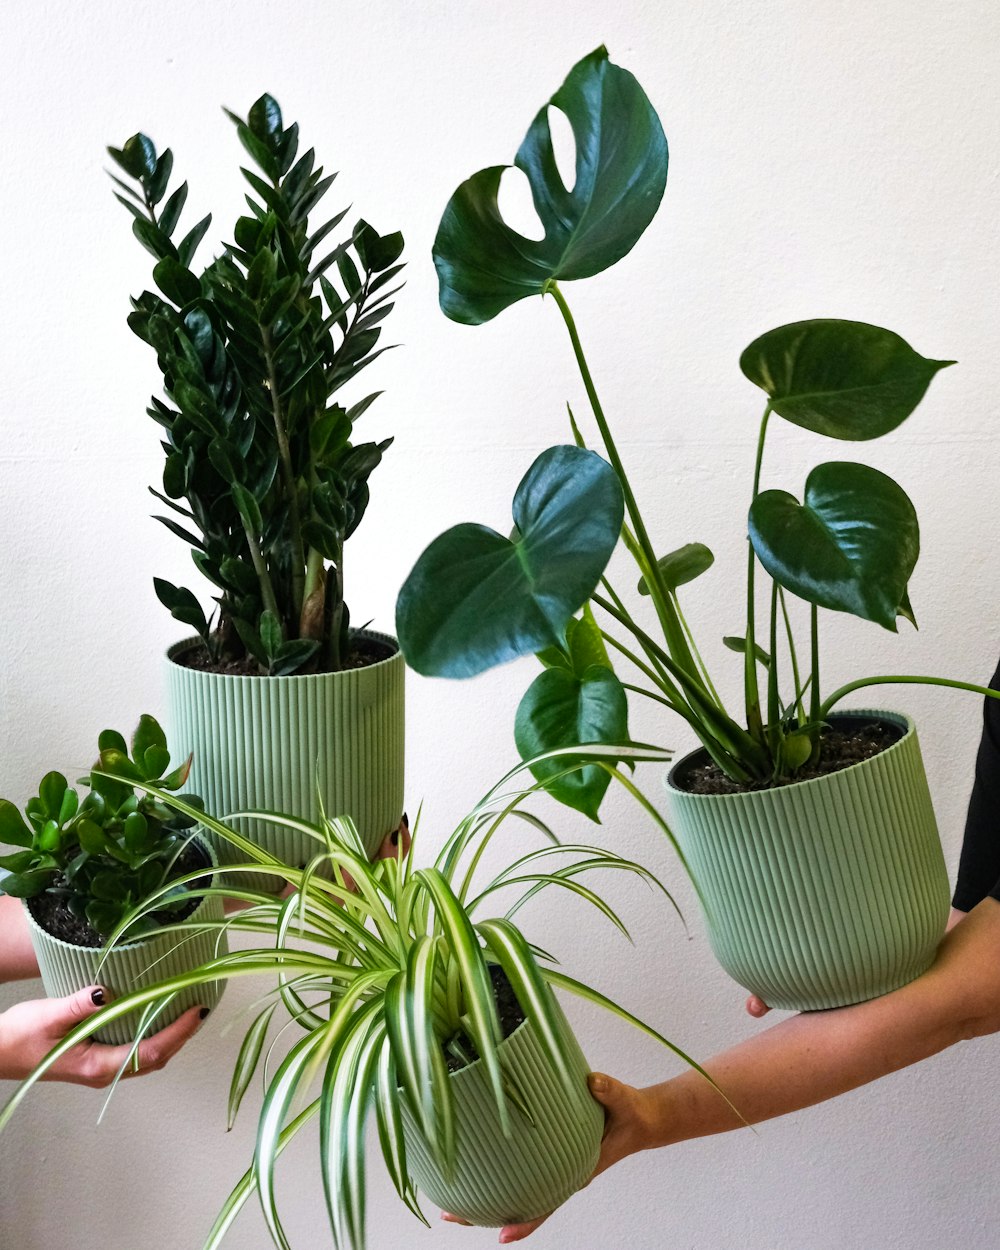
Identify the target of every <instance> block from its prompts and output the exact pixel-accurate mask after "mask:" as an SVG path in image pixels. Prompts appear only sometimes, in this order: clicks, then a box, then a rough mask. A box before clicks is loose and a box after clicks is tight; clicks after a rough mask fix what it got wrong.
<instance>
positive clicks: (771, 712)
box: [754, 581, 781, 759]
mask: <svg viewBox="0 0 1000 1250" xmlns="http://www.w3.org/2000/svg"><path fill="white" fill-rule="evenodd" d="M769 645H770V647H771V663H770V664H769V665H768V669H767V742H768V746H769V747H770V750H771V757H772V759H776V758H777V755H778V747H779V745H780V743H781V711H780V709H779V707H778V583H777V582H775V581H772V582H771V629H770V640H769ZM756 662H757V661H756V658H754V663H755V664H756Z"/></svg>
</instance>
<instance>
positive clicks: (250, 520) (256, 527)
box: [230, 482, 264, 535]
mask: <svg viewBox="0 0 1000 1250" xmlns="http://www.w3.org/2000/svg"><path fill="white" fill-rule="evenodd" d="M230 490H231V491H232V496H233V503H235V504H236V507H237V509H238V510H239V514H240V516H241V517H242V518H243V520H244V522H245V523H246V525H247V528H248V529H249V530H250V532H251V533H252V534H254V535H259V534H260V532H261V530H262V529H263V528H264V521H263V518H262V517H261V513H260V505H259V504H258V503H257V500H256V499H254V497H253V495H251V494H250V492H249V491H248V490H247V488H246V487H245V486H241V485H240V483H239V482H234V483H233V485H232V486H231V487H230Z"/></svg>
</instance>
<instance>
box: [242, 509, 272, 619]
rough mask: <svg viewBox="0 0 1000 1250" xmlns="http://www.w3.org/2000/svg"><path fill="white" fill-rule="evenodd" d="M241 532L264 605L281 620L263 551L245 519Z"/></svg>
mask: <svg viewBox="0 0 1000 1250" xmlns="http://www.w3.org/2000/svg"><path fill="white" fill-rule="evenodd" d="M243 532H244V534H246V536H247V546H248V547H249V548H250V559H251V561H252V563H253V569H254V572H255V573H256V574H257V581H258V583H259V584H260V597H261V599H262V600H263V601H264V607H265V608H267V609H268V610H270V611H271V612H273V613H274V615H275V616H276V617H277V618H278V620H279V621H280V620H281V613H280V612H279V611H278V600H277V598H276V597H275V594H274V586H273V585H272V583H271V574H270V573H269V572H268V568H267V562H266V561H265V559H264V553H263V552H262V551H261V549H260V544H259V543H258V542H257V535H256V534H255V533H254V532H253V530H252V529H251V528H250V526H249V525H248V524H247V522H246V520H245V519H244V520H243Z"/></svg>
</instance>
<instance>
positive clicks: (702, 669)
mask: <svg viewBox="0 0 1000 1250" xmlns="http://www.w3.org/2000/svg"><path fill="white" fill-rule="evenodd" d="M671 599H672V600H673V604H674V608H675V609H676V612H677V619H678V620H679V621H680V623H681V629H683V630H684V636H685V638H687V640H688V645H689V646H690V647H691V652H692V654H693V655H694V659H695V663H696V664H697V665H698V671H699V673H700V675H701V679H702V681H703V682H704V683H705V688H706V689H707V690H708V692H709V694H710V695H711V696H712V698H713V699H714V700H715V702H716V703H717V704H718V705H719V707H722V700H721V699H720V698H719V692H718V691H717V690H716V688H715V683H714V682H713V681H712V678H711V675H710V674H709V671H708V665H707V664H706V663H705V661H704V660H703V659H702V656H701V652H700V651H699V650H698V644H697V643H696V642H695V638H694V634H693V633H692V632H691V629H690V627H689V626H688V623H687V620H686V618H685V616H684V613H683V612H682V611H681V603H680V600H679V599H678V597H677V592H676V591H672V592H671Z"/></svg>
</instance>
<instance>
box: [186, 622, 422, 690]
mask: <svg viewBox="0 0 1000 1250" xmlns="http://www.w3.org/2000/svg"><path fill="white" fill-rule="evenodd" d="M351 633H352V635H353V636H355V637H358V638H371V639H373V640H374V641H375V642H383V643H386V644H387V645H388V646H390V647H392V655H390V656H387V657H386V658H385V659H384V660H376V661H375V663H374V664H365V665H363V666H362V667H361V668H349V669H341V670H339V671H337V672H333V673H281V674H279V675H278V676H276V677H268V676H267V675H266V674H257V673H213V672H211V671H210V670H208V669H202V668H188V667H187V665H186V664H178V662H177V659H176V657H177V656H178V655H181V654H182V653H183V652H184V651H186V650H187V649H188V648H189V647H193V646H196V645H200V644H201V638H200V637H199V636H198V635H197V634H195V635H194V636H193V637H188V638H182V639H181V640H180V641H179V642H175V643H172V644H171V645H170V646H169V647H168V648H167V651H166V661H167V663H168V664H170V665H172V666H173V667H175V668H179V669H181V670H183V672H185V673H191V674H193V675H194V678H195V679H196V680H197V679H200V678H213V679H214V680H215V681H235V682H241V681H261V680H265V681H299V682H307V681H317V680H319V679H321V678H339V679H340V680H350V679H351V678H356V677H357V674H359V673H371V672H374V671H375V670H376V669H378V668H381V667H382V666H383V665H388V664H395V663H397V662H398V661H400V660H401V659H402V658H403V652H402V650H401V649H400V646H399V641H398V639H396V638H395V637H394V636H393V635H392V634H386V633H383V632H382V631H381V630H378V629H355V630H352V631H351Z"/></svg>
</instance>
